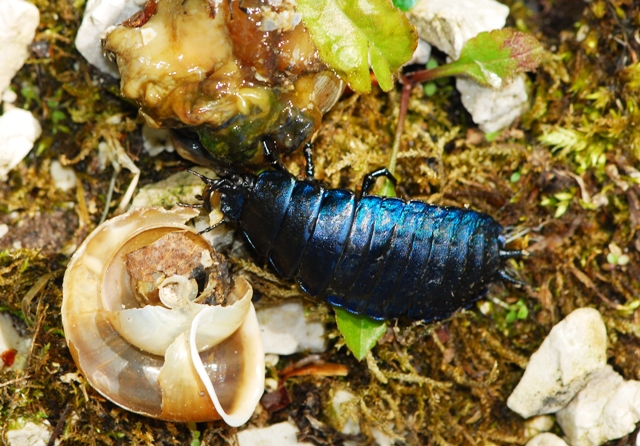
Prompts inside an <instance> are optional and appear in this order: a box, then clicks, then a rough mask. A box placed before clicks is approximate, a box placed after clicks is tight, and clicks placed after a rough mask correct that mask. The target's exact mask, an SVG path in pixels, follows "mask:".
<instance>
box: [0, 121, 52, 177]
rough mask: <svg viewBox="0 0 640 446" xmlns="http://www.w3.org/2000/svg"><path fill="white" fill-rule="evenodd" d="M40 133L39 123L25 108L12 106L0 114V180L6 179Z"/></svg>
mask: <svg viewBox="0 0 640 446" xmlns="http://www.w3.org/2000/svg"><path fill="white" fill-rule="evenodd" d="M41 133H42V128H41V127H40V123H39V122H38V120H37V119H36V118H34V117H33V115H32V114H31V112H29V111H27V110H22V109H20V108H13V109H11V110H8V111H7V112H6V113H5V114H3V115H2V116H0V181H6V179H7V174H8V173H9V172H10V171H11V169H13V168H14V167H16V166H17V165H18V164H19V163H20V161H22V160H23V159H24V157H25V156H27V154H28V153H29V152H30V151H31V149H32V148H33V143H34V142H35V140H36V139H38V138H39V137H40V134H41Z"/></svg>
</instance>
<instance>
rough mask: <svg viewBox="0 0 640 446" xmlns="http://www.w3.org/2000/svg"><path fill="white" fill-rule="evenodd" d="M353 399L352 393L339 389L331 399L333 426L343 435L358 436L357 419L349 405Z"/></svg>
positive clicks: (358, 426)
mask: <svg viewBox="0 0 640 446" xmlns="http://www.w3.org/2000/svg"><path fill="white" fill-rule="evenodd" d="M355 397H356V396H355V395H354V394H353V393H351V392H349V391H347V390H342V389H341V390H338V391H336V393H334V395H333V398H332V399H331V407H332V408H333V414H332V418H333V421H334V424H335V425H336V428H337V429H338V430H339V431H340V432H342V433H343V434H347V435H358V434H359V433H360V425H359V424H358V419H357V418H356V417H355V414H354V413H353V410H352V406H351V405H350V404H349V402H351V401H352V400H353V399H354V398H355Z"/></svg>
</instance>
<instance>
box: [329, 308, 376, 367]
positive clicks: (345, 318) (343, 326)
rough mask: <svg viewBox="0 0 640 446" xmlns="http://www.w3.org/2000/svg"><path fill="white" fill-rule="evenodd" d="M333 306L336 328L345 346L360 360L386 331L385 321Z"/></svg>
mask: <svg viewBox="0 0 640 446" xmlns="http://www.w3.org/2000/svg"><path fill="white" fill-rule="evenodd" d="M333 308H334V310H335V311H336V322H337V323H338V329H339V330H340V333H342V336H343V337H344V341H345V342H346V344H347V347H349V350H351V352H352V353H353V356H355V357H356V358H357V359H358V361H362V359H363V358H364V357H365V356H367V353H369V350H371V349H372V348H373V346H374V345H376V342H378V339H380V338H381V337H382V335H383V334H384V333H385V332H386V331H387V323H386V322H385V321H376V320H374V319H371V318H368V317H366V316H361V315H357V314H353V313H349V312H348V311H347V310H345V309H343V308H339V307H333Z"/></svg>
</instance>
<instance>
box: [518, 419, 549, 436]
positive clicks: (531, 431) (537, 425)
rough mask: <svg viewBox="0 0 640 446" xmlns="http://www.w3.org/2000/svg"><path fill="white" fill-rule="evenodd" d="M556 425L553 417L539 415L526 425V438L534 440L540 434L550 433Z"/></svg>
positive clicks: (529, 420) (526, 422)
mask: <svg viewBox="0 0 640 446" xmlns="http://www.w3.org/2000/svg"><path fill="white" fill-rule="evenodd" d="M555 423H556V421H555V418H554V417H553V416H552V415H539V416H537V417H533V418H529V419H528V420H527V421H525V423H524V436H525V438H533V437H535V436H536V435H538V434H541V433H543V432H548V431H550V430H551V428H552V427H553V425H554V424H555Z"/></svg>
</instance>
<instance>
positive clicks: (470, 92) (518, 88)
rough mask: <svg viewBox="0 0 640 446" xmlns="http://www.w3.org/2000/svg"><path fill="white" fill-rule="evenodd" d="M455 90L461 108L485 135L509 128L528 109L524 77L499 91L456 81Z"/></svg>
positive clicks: (469, 82) (477, 84) (470, 82)
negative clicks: (458, 92) (466, 111)
mask: <svg viewBox="0 0 640 446" xmlns="http://www.w3.org/2000/svg"><path fill="white" fill-rule="evenodd" d="M456 88H457V89H458V91H460V95H461V99H462V105H464V108H466V109H467V110H468V111H469V113H471V116H472V117H473V122H475V123H476V124H478V127H480V130H482V131H483V132H485V133H493V132H495V131H498V130H500V129H503V128H505V127H507V126H509V125H510V124H511V123H512V122H513V121H515V119H516V118H517V117H518V116H520V115H521V114H522V113H523V112H524V111H525V110H526V108H527V107H528V100H529V95H528V94H527V89H526V85H525V81H524V75H520V76H518V77H516V78H515V79H513V81H511V82H510V83H508V84H505V85H504V86H502V87H501V88H493V87H485V86H482V85H480V84H479V83H477V82H476V81H474V80H473V79H465V78H457V79H456Z"/></svg>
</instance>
